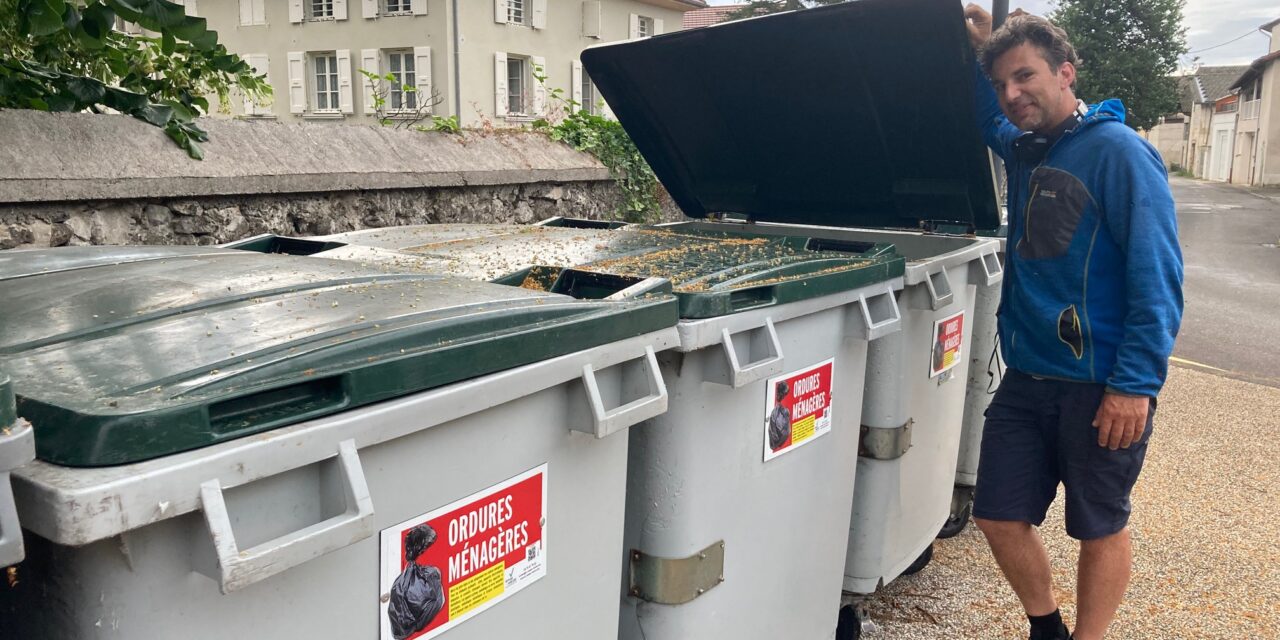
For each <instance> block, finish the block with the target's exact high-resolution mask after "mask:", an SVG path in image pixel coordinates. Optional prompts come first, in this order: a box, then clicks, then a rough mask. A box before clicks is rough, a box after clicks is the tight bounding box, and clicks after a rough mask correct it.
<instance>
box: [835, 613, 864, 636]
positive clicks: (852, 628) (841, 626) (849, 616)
mask: <svg viewBox="0 0 1280 640" xmlns="http://www.w3.org/2000/svg"><path fill="white" fill-rule="evenodd" d="M837 620H838V621H837V622H836V640H858V638H861V637H862V614H861V613H859V612H858V608H857V607H855V606H853V605H845V606H843V607H840V617H839V618H838V619H837Z"/></svg>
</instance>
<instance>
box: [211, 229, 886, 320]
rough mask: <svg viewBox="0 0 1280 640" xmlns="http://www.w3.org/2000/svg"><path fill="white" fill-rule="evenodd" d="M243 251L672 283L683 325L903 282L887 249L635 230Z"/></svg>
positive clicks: (543, 281) (414, 233)
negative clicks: (872, 285) (651, 279)
mask: <svg viewBox="0 0 1280 640" xmlns="http://www.w3.org/2000/svg"><path fill="white" fill-rule="evenodd" d="M227 246H229V247H236V248H240V249H244V250H256V251H297V252H300V253H306V254H309V255H312V256H314V257H318V258H332V259H340V260H349V261H353V262H357V263H364V264H377V265H382V266H383V267H385V268H391V269H394V270H402V271H403V270H408V271H423V272H427V273H439V274H447V275H452V276H459V277H463V278H470V279H474V280H490V281H493V282H498V283H501V284H508V285H516V286H520V287H524V288H532V289H537V290H543V291H551V292H553V293H565V294H569V295H573V296H575V297H578V296H583V295H588V296H589V295H591V294H590V291H591V290H593V289H594V288H595V287H597V286H599V284H600V283H602V282H603V283H607V282H608V281H610V280H611V279H613V278H622V279H623V280H631V281H637V280H646V279H649V278H664V279H667V280H669V281H670V282H671V286H672V291H673V293H674V294H675V295H676V297H677V298H678V299H679V301H680V317H681V318H684V319H696V318H709V317H717V316H722V315H726V314H730V313H736V312H739V311H746V310H748V309H756V308H760V307H767V306H772V305H779V304H785V303H789V302H795V301H798V300H802V299H809V298H817V297H820V296H824V295H828V294H833V293H839V292H842V291H849V290H852V289H857V288H859V287H863V286H867V285H870V284H875V283H878V282H884V281H886V280H890V279H892V278H895V277H898V276H901V275H902V274H903V272H904V269H905V259H904V258H903V257H902V256H900V255H898V253H897V251H896V250H895V248H894V246H893V245H891V244H885V243H879V244H877V243H872V242H844V241H837V240H830V239H826V238H818V237H808V236H791V235H777V236H764V235H756V234H744V233H729V232H721V231H684V230H672V229H665V228H661V227H656V228H655V227H640V226H631V227H626V228H619V229H599V228H585V229H584V228H575V227H566V226H509V225H506V226H504V225H464V224H457V225H455V224H433V225H415V226H408V227H390V228H386V229H367V230H363V231H353V232H350V233H344V234H337V235H332V236H324V237H320V238H313V239H306V238H275V237H272V236H264V237H258V238H250V239H247V240H244V241H242V242H238V243H232V244H230V245H227Z"/></svg>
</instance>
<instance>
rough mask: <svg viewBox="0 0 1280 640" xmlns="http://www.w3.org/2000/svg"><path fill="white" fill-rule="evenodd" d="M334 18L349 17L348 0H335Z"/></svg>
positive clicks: (343, 18)
mask: <svg viewBox="0 0 1280 640" xmlns="http://www.w3.org/2000/svg"><path fill="white" fill-rule="evenodd" d="M333 19H334V20H346V19H347V0H333Z"/></svg>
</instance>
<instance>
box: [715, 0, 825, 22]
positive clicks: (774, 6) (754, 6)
mask: <svg viewBox="0 0 1280 640" xmlns="http://www.w3.org/2000/svg"><path fill="white" fill-rule="evenodd" d="M848 1H849V0H750V1H749V2H747V5H746V6H745V7H743V8H741V9H738V10H737V11H734V12H732V13H730V14H729V17H728V18H727V19H728V20H739V19H741V18H750V17H753V16H763V15H767V14H770V13H781V12H783V11H796V10H798V9H808V8H809V7H820V6H823V5H828V4H840V3H841V2H848Z"/></svg>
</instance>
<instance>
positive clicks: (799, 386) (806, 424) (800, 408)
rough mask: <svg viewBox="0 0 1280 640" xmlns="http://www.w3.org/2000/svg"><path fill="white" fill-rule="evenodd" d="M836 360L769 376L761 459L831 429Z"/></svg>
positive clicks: (767, 458)
mask: <svg viewBox="0 0 1280 640" xmlns="http://www.w3.org/2000/svg"><path fill="white" fill-rule="evenodd" d="M834 368H835V360H834V359H833V360H827V361H826V362H821V363H818V364H816V365H814V366H812V367H809V368H808V369H801V370H800V371H795V372H792V373H788V374H785V375H782V376H779V377H777V378H770V379H769V383H768V387H767V391H766V396H767V399H766V402H765V409H764V459H765V460H766V461H768V460H772V459H774V458H776V457H778V456H780V455H782V454H784V453H787V452H788V451H791V450H793V449H795V448H796V447H799V446H801V445H805V444H808V443H810V442H813V441H814V440H816V439H818V438H819V437H820V436H823V435H825V434H826V433H828V432H830V431H831V416H832V414H831V374H832V371H833V370H834Z"/></svg>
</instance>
